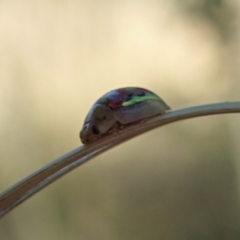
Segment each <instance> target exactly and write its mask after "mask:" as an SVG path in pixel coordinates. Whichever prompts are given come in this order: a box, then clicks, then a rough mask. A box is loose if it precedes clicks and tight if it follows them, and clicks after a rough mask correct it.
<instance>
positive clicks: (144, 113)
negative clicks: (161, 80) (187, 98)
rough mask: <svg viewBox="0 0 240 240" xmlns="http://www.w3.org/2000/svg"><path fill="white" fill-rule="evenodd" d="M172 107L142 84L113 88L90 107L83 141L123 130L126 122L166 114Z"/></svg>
mask: <svg viewBox="0 0 240 240" xmlns="http://www.w3.org/2000/svg"><path fill="white" fill-rule="evenodd" d="M169 109H170V107H169V106H168V105H167V104H166V103H165V102H164V101H163V100H162V99H161V98H160V97H159V96H158V95H156V94H155V93H153V92H151V91H149V90H147V89H144V88H139V87H125V88H118V89H115V90H112V91H110V92H108V93H106V94H105V95H103V96H102V97H101V98H99V99H98V100H97V101H96V102H95V103H94V105H93V106H92V108H91V109H90V111H89V113H88V114H87V117H86V118H85V121H84V124H83V128H82V130H81V131H80V134H79V135H80V139H81V141H82V143H83V144H86V143H91V142H93V141H95V140H97V139H99V138H101V137H102V136H104V135H106V134H108V133H110V132H114V131H117V130H119V129H120V128H122V127H124V126H125V125H128V124H131V123H134V122H139V121H143V120H144V119H146V118H149V117H152V116H154V115H158V114H164V113H165V112H166V111H167V110H169Z"/></svg>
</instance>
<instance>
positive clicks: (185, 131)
mask: <svg viewBox="0 0 240 240" xmlns="http://www.w3.org/2000/svg"><path fill="white" fill-rule="evenodd" d="M239 9H240V4H239V3H238V2H237V1H221V0H210V1H207V0H200V1H192V0H185V1H181V4H180V1H166V0H165V1H164V0H162V1H147V0H142V1H122V2H121V1H120V2H119V1H112V2H109V1H88V2H85V1H77V0H68V1H46V0H43V1H30V0H25V1H16V0H11V1H9V0H8V1H7V0H2V1H1V2H0V56H1V57H0V96H1V101H0V115H1V118H0V119H1V122H0V123H1V124H0V139H1V147H0V150H1V151H0V189H1V190H4V189H6V188H7V187H9V186H11V185H12V184H14V183H15V182H17V181H19V180H20V179H22V178H23V177H25V176H27V175H28V174H30V173H31V172H33V171H35V170H36V169H38V168H40V167H41V166H43V165H45V164H47V163H48V162H49V161H51V160H53V159H54V158H56V157H58V156H60V155H62V154H64V153H66V152H68V151H69V150H71V149H73V148H75V147H76V146H78V145H79V144H80V141H79V138H78V132H79V130H80V128H81V126H82V123H83V120H84V117H85V115H86V113H87V112H88V110H89V108H90V107H91V105H92V103H93V102H94V101H95V100H96V99H97V98H98V97H100V96H101V95H102V94H104V93H105V92H107V91H109V90H111V89H114V88H118V87H122V86H143V87H145V88H149V89H151V90H153V91H154V92H156V93H158V94H160V95H161V96H162V98H163V99H164V100H165V101H166V102H167V103H168V104H169V105H170V106H171V107H172V108H173V109H176V108H180V107H185V106H193V105H199V104H205V103H211V102H220V101H227V100H228V101H231V100H240V97H239V90H238V89H239V83H238V82H239V81H238V79H239V70H238V66H239V62H240V61H239V59H238V58H239V57H238V56H239V54H238V51H239V43H240V41H238V40H239V39H240V38H239V30H238V29H239V27H240V25H239V22H240V21H239V19H240V18H239V16H238V14H237V12H238V10H239ZM238 129H239V125H238V116H237V115H236V114H234V115H228V116H226V115H224V116H211V117H204V118H198V119H192V120H187V121H183V122H179V123H175V124H172V125H169V126H166V127H163V128H160V129H157V130H155V131H152V132H150V133H147V134H145V135H143V136H140V137H138V138H135V139H133V140H131V141H129V142H127V143H124V144H123V145H121V146H119V147H117V148H114V149H112V150H111V151H109V152H107V153H104V154H102V155H101V156H99V157H97V158H96V159H94V160H93V161H90V162H89V163H87V164H85V165H83V166H81V167H80V168H79V169H77V170H75V171H73V172H71V173H70V174H68V175H66V176H65V177H63V178H62V179H60V180H58V181H57V182H55V183H54V184H52V185H50V186H49V187H47V188H46V189H44V190H43V191H41V192H39V193H38V194H37V195H35V196H34V197H32V198H31V199H29V200H28V201H26V202H25V203H23V204H22V205H20V206H19V207H17V208H16V209H14V211H12V212H11V213H10V214H8V215H6V216H5V217H4V218H3V219H2V220H1V222H0V239H8V240H23V239H24V240H25V239H34V240H38V239H39V240H42V239H51V240H54V239H57V240H61V239H71V240H75V239H84V240H95V239H104V240H105V239H111V240H115V239H116V240H118V239H119V240H120V239H124V240H128V239H129V240H130V239H131V240H132V239H138V240H143V239H144V240H145V239H164V240H173V239H178V240H181V239H205V240H206V239H211V240H213V239H218V240H219V239H239V238H240V226H239V220H240V219H239V218H240V215H239V189H240V188H239V186H240V181H239V179H240V178H239V169H240V164H239V163H238V162H239V158H240V152H239V151H240V150H239V146H238V142H239V136H240V132H239V131H240V130H238Z"/></svg>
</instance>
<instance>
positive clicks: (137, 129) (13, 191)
mask: <svg viewBox="0 0 240 240" xmlns="http://www.w3.org/2000/svg"><path fill="white" fill-rule="evenodd" d="M238 112H240V102H226V103H216V104H209V105H202V106H196V107H190V108H184V109H180V110H175V111H169V112H167V113H166V114H164V115H160V116H155V117H152V118H150V119H148V120H147V121H146V122H144V123H141V124H135V125H132V126H128V127H126V128H124V129H123V130H122V131H121V132H120V133H118V134H112V135H109V136H106V137H104V138H102V139H100V140H98V141H96V142H94V143H92V144H89V145H84V146H81V147H78V148H76V149H74V150H72V151H70V152H69V153H67V154H65V155H63V156H61V157H59V158H57V159H56V160H54V161H52V162H50V163H49V164H47V165H46V166H44V167H43V168H41V169H39V170H37V171H36V172H34V173H32V174H31V175H29V176H28V177H26V178H24V179H23V180H21V181H19V182H18V183H16V184H15V185H13V186H12V187H10V188H9V189H7V190H5V191H3V192H2V193H1V194H0V217H3V216H4V215H5V214H7V213H8V212H10V211H11V210H12V209H13V208H15V207H16V206H18V205H19V204H20V203H22V202H23V201H25V200H26V199H28V198H29V197H31V196H32V195H33V194H35V193H36V192H38V191H39V190H41V189H43V188H44V187H46V186H47V185H49V184H50V183H52V182H53V181H55V180H57V179H58V178H60V177H62V176H63V175H65V174H66V173H68V172H69V171H71V170H73V169H74V168H76V167H78V166H80V165H81V164H83V163H85V162H87V161H88V160H90V159H92V158H94V157H95V156H97V155H99V154H100V153H102V152H105V151H107V150H108V149H110V148H112V147H114V146H116V145H118V144H120V143H123V142H125V141H127V140H129V139H131V138H133V137H135V136H138V135H140V134H142V133H144V132H147V131H150V130H152V129H154V128H157V127H160V126H163V125H166V124H169V123H172V122H176V121H179V120H183V119H188V118H194V117H200V116H206V115H213V114H223V113H238Z"/></svg>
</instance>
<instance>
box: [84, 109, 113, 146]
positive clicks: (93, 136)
mask: <svg viewBox="0 0 240 240" xmlns="http://www.w3.org/2000/svg"><path fill="white" fill-rule="evenodd" d="M116 121H117V120H116V118H115V117H114V114H113V112H112V110H111V109H110V108H108V107H107V106H105V105H102V104H95V105H94V106H93V107H92V109H91V110H90V112H89V113H88V115H87V117H86V119H85V121H84V124H83V128H82V130H81V131H80V139H81V141H82V143H83V144H85V143H90V142H93V141H95V140H97V139H98V138H100V137H101V136H103V135H104V134H106V133H107V132H108V131H109V130H110V129H111V127H112V126H113V125H114V123H115V122H116Z"/></svg>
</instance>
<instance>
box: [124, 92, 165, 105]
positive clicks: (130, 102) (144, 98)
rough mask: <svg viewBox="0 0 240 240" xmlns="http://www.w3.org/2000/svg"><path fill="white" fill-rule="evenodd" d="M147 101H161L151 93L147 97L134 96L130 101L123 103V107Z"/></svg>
mask: <svg viewBox="0 0 240 240" xmlns="http://www.w3.org/2000/svg"><path fill="white" fill-rule="evenodd" d="M146 100H161V98H160V97H158V96H157V95H153V94H151V93H147V94H146V95H145V96H133V97H132V98H131V99H130V100H129V101H125V102H123V103H122V106H124V107H127V106H131V105H133V104H135V103H139V102H143V101H146Z"/></svg>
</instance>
